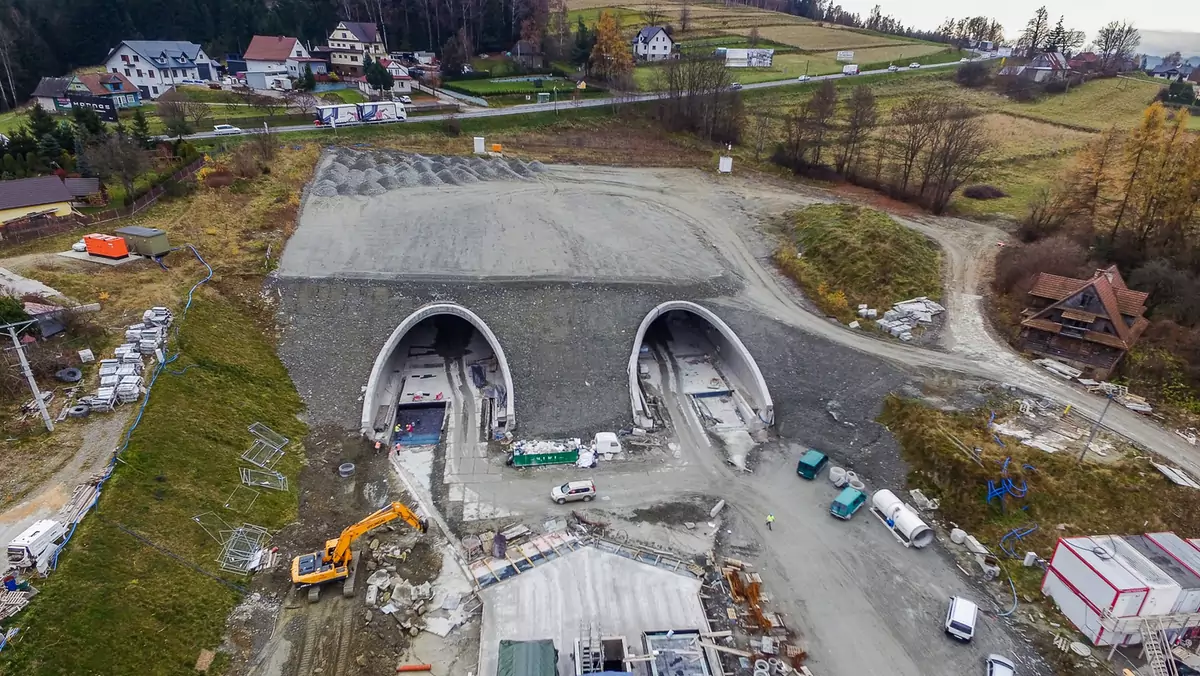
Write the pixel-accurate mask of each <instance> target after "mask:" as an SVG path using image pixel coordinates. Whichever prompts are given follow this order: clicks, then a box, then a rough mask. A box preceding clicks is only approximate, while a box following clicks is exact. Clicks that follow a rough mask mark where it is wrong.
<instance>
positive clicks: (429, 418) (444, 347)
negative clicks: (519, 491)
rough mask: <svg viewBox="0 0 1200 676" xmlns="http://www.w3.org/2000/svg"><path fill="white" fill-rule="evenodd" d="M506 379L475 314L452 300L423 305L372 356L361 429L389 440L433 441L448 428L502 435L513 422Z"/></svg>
mask: <svg viewBox="0 0 1200 676" xmlns="http://www.w3.org/2000/svg"><path fill="white" fill-rule="evenodd" d="M511 386H512V377H511V375H510V374H509V371H508V364H507V362H506V361H505V359H504V352H503V350H502V349H501V348H500V347H499V343H498V341H497V340H496V337H495V335H494V334H493V333H492V332H491V330H490V329H488V328H487V325H486V324H484V323H483V321H482V320H480V319H479V317H478V316H476V315H475V314H474V313H472V312H470V311H469V310H467V309H466V308H462V307H461V306H457V305H450V304H440V305H433V306H427V307H425V308H422V309H421V310H418V311H417V312H414V313H413V314H412V315H410V316H409V317H408V318H407V319H405V320H404V322H402V323H401V324H400V326H399V327H397V328H396V330H395V331H394V332H393V333H392V335H391V337H390V338H389V339H388V342H387V343H386V344H385V345H384V348H383V350H382V351H380V354H379V356H378V357H377V358H376V360H375V367H374V368H373V369H372V371H371V378H370V380H369V381H368V384H367V391H366V394H365V397H364V403H363V431H364V432H366V433H368V435H369V436H371V437H372V438H374V439H375V440H377V441H380V442H384V441H386V442H387V443H388V444H389V445H391V446H396V447H402V446H425V445H433V444H437V443H438V442H440V441H441V439H442V437H443V435H444V434H446V433H448V432H450V433H452V435H453V436H452V438H453V439H456V440H458V441H461V442H465V443H468V444H470V443H475V442H479V441H483V440H487V439H489V438H492V437H493V436H501V435H503V434H504V432H505V431H507V430H509V429H511V428H512V426H513V416H512V403H511V401H510V394H509V393H510V391H511ZM455 410H457V411H460V412H461V413H462V415H457V416H452V415H451V413H452V412H453V411H455ZM451 425H453V426H454V429H451Z"/></svg>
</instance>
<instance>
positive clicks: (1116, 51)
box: [1095, 21, 1142, 71]
mask: <svg viewBox="0 0 1200 676" xmlns="http://www.w3.org/2000/svg"><path fill="white" fill-rule="evenodd" d="M1140 44H1142V34H1141V33H1139V32H1138V29H1136V28H1134V27H1133V25H1132V24H1129V23H1126V22H1124V21H1119V22H1118V21H1113V22H1111V23H1109V24H1107V25H1105V26H1104V27H1103V28H1101V29H1100V30H1099V31H1098V32H1097V33H1096V47H1095V52H1096V55H1097V56H1099V57H1100V69H1101V70H1105V71H1109V70H1116V69H1117V68H1119V67H1120V65H1121V63H1122V62H1124V61H1126V60H1128V59H1132V58H1133V52H1134V50H1135V49H1137V48H1138V45H1140Z"/></svg>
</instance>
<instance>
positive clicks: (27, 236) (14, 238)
mask: <svg viewBox="0 0 1200 676" xmlns="http://www.w3.org/2000/svg"><path fill="white" fill-rule="evenodd" d="M202 166H204V158H200V159H198V160H196V161H195V162H192V163H191V164H189V165H187V166H186V167H182V168H181V169H179V170H178V171H176V172H175V173H173V174H171V176H170V178H168V179H166V180H164V181H162V182H160V183H159V184H158V185H156V186H154V187H152V188H150V190H149V191H147V192H146V194H144V195H142V196H141V197H139V198H137V199H135V200H134V201H133V204H130V205H129V206H127V207H119V208H117V209H106V210H104V211H101V212H98V213H94V214H81V213H78V212H75V213H72V214H71V215H69V216H63V217H56V216H34V217H30V218H23V219H20V220H16V221H9V222H8V223H4V224H0V249H6V248H8V247H12V246H16V245H18V244H21V243H24V242H31V241H33V240H36V239H41V238H43V237H50V236H51V235H58V234H62V233H64V232H70V231H72V230H75V229H77V228H82V227H85V226H90V225H100V224H102V223H108V222H110V221H115V220H118V219H121V218H128V217H130V216H133V215H134V214H136V213H138V212H140V211H142V210H143V209H145V208H146V207H148V206H150V205H151V204H154V203H155V202H157V201H158V199H159V198H160V197H162V195H163V193H165V192H166V191H167V189H166V188H165V187H163V184H164V183H166V182H167V181H177V182H178V181H185V180H187V179H189V178H192V177H193V176H195V175H196V172H197V171H200V167H202Z"/></svg>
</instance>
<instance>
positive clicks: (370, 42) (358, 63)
mask: <svg viewBox="0 0 1200 676" xmlns="http://www.w3.org/2000/svg"><path fill="white" fill-rule="evenodd" d="M329 48H330V50H329V65H330V66H331V67H332V68H333V69H334V70H335V71H336V72H338V73H341V74H343V75H362V74H363V62H364V61H365V59H364V58H363V57H365V56H368V55H369V56H370V57H371V58H372V59H379V58H380V57H384V56H387V47H385V46H384V44H383V37H382V36H381V35H380V33H379V27H378V26H376V25H375V24H373V23H361V22H358V21H340V22H338V25H337V27H336V28H334V29H333V32H332V33H330V34H329Z"/></svg>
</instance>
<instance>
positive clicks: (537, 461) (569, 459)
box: [511, 448, 579, 467]
mask: <svg viewBox="0 0 1200 676" xmlns="http://www.w3.org/2000/svg"><path fill="white" fill-rule="evenodd" d="M511 460H512V463H511V464H512V466H513V467H536V466H538V465H573V464H575V462H576V461H578V460H579V449H578V448H576V449H573V450H570V451H563V452H561V453H513V455H512V456H511Z"/></svg>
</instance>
